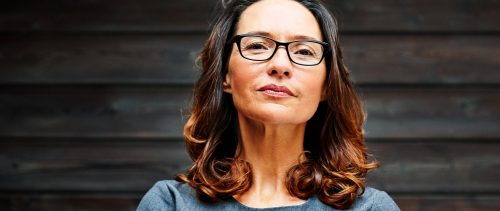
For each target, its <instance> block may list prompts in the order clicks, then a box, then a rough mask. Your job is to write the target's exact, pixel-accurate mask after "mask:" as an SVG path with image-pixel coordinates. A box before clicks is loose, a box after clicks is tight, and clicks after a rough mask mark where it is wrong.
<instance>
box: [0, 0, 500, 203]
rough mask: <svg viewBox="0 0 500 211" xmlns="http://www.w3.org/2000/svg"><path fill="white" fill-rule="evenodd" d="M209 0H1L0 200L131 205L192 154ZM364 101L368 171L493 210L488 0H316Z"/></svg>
mask: <svg viewBox="0 0 500 211" xmlns="http://www.w3.org/2000/svg"><path fill="white" fill-rule="evenodd" d="M214 2H215V1H204V0H185V1H165V0H148V1H134V0H119V1H118V0H106V1H91V0H75V1H64V0H50V1H49V0H21V1H14V0H6V1H1V2H0V210H6V211H9V210H23V211H26V210H134V209H135V207H136V205H137V203H138V201H139V200H140V198H141V197H142V195H143V194H144V193H145V191H146V190H147V189H148V188H149V187H151V186H152V185H153V184H154V182H155V181H157V180H160V179H164V178H172V176H173V175H174V174H175V173H177V172H179V171H181V170H183V169H184V168H186V166H188V165H189V163H190V159H189V158H188V157H187V155H186V152H185V151H184V144H183V141H182V138H181V134H182V125H183V122H184V121H185V117H186V115H187V114H188V112H187V109H186V108H187V107H188V106H189V100H190V93H191V89H192V85H193V82H194V81H195V79H196V76H197V71H196V69H195V68H194V64H193V63H194V62H193V61H194V58H195V56H196V54H197V52H198V50H199V49H200V47H201V45H202V43H203V41H204V40H205V39H206V38H207V30H208V24H209V21H208V20H210V19H211V18H210V17H212V14H214V9H213V8H214V5H215V3H214ZM327 2H328V4H329V5H330V6H331V8H332V10H334V11H335V12H336V13H337V14H338V17H339V19H340V22H341V25H342V35H343V36H342V45H343V48H344V50H345V56H346V60H347V63H348V65H349V67H350V69H351V70H352V72H353V75H354V79H355V81H356V84H357V85H358V86H359V88H360V90H361V92H362V95H363V99H364V102H365V103H366V107H367V111H368V121H367V124H366V132H367V141H368V145H369V148H370V152H371V153H372V154H374V156H375V157H376V158H377V159H378V160H379V161H380V162H381V165H382V166H381V168H380V169H378V170H377V171H374V172H372V173H370V176H369V179H368V182H369V185H371V186H374V187H377V188H380V189H383V190H386V191H387V192H389V193H390V195H392V196H393V197H394V199H395V200H396V202H397V203H398V204H399V206H401V208H402V209H403V210H500V180H499V178H500V170H499V169H500V36H499V35H500V22H499V20H500V12H499V11H500V1H496V0H459V1H457V0H437V1H431V0H420V1H417V0H405V1H403V0H401V1H390V0H381V1H361V0H336V1H327Z"/></svg>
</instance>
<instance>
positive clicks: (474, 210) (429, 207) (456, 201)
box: [392, 195, 500, 211]
mask: <svg viewBox="0 0 500 211" xmlns="http://www.w3.org/2000/svg"><path fill="white" fill-rule="evenodd" d="M392 196H393V197H394V200H395V201H396V203H397V204H398V206H399V207H400V208H401V210H404V211H420V210H425V211H443V210H453V211H484V210H488V211H494V210H500V197H499V196H497V195H493V196H481V195H480V196H474V195H473V196H446V195H445V196H433V195H424V196H422V195H417V196H398V195H392Z"/></svg>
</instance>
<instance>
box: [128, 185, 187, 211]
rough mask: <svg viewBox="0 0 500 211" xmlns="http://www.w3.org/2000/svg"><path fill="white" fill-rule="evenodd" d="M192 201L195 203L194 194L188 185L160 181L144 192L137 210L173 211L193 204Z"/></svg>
mask: <svg viewBox="0 0 500 211" xmlns="http://www.w3.org/2000/svg"><path fill="white" fill-rule="evenodd" d="M193 201H196V192H195V191H194V190H193V189H192V188H191V187H190V186H189V185H188V184H185V183H181V182H178V181H175V180H162V181H158V182H156V183H155V184H154V185H153V187H151V188H150V189H149V191H148V192H146V194H145V195H144V196H143V197H142V200H141V202H140V203H139V206H138V207H137V210H138V211H139V210H140V211H146V210H174V209H177V208H178V207H182V206H183V205H186V204H194V203H193ZM176 207H177V208H176Z"/></svg>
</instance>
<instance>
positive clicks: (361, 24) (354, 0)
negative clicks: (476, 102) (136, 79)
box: [0, 0, 500, 32]
mask: <svg viewBox="0 0 500 211" xmlns="http://www.w3.org/2000/svg"><path fill="white" fill-rule="evenodd" d="M216 2H218V1H201V0H186V1H161V0H148V1H142V2H140V3H139V2H137V1H132V0H122V1H118V0H107V1H89V0H78V1H64V0H57V1H49V0H38V1H36V0H24V1H2V3H0V8H2V9H1V12H0V29H1V31H104V32H108V31H142V32H145V31H149V32H151V31H206V30H207V29H208V25H209V20H210V19H211V18H212V16H213V14H215V11H216V10H215V9H214V6H215V4H216ZM326 2H327V4H328V5H329V7H330V9H331V10H333V11H334V12H335V13H337V16H338V19H339V20H340V22H341V23H342V24H341V26H342V27H341V28H342V29H343V30H346V31H398V32H399V31H416V32H422V31H444V32H449V31H473V32H477V31H494V32H498V31H500V26H499V24H498V22H497V20H499V19H500V14H499V13H498V12H497V9H498V8H499V7H500V3H499V2H498V1H495V0H481V1H476V0H461V1H455V0H441V1H431V0H425V1H418V0H408V1H403V2H401V1H391V0H383V1H376V2H366V1H362V0H342V1H326Z"/></svg>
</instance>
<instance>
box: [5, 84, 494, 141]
mask: <svg viewBox="0 0 500 211" xmlns="http://www.w3.org/2000/svg"><path fill="white" fill-rule="evenodd" d="M361 91H362V95H363V99H364V101H365V104H366V109H367V112H368V120H367V123H366V127H365V131H366V135H367V137H369V138H385V139H387V138H398V139H401V138H491V139H494V138H499V137H500V131H499V130H498V128H500V90H499V89H490V88H475V89H471V88H425V87H420V88H418V87H415V88H412V87H410V88H401V87H400V88H376V87H372V88H370V87H368V88H364V89H362V90H361ZM190 95H191V87H190V86H188V87H167V86H136V87H128V86H4V87H2V91H1V92H0V116H2V117H3V118H1V119H0V125H2V127H0V136H7V137H113V138H117V137H123V138H126V137H135V138H137V137H149V138H180V137H181V136H182V127H183V123H184V121H185V119H186V118H187V115H188V114H189V110H188V107H189V101H190V98H191V96H190Z"/></svg>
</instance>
